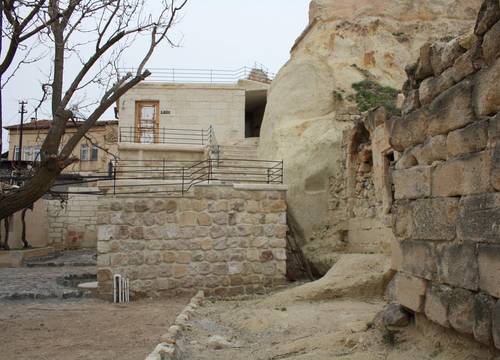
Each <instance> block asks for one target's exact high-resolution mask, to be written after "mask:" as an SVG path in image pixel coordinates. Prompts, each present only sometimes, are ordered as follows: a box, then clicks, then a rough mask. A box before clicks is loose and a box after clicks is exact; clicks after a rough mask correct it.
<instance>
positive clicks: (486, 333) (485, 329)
mask: <svg viewBox="0 0 500 360" xmlns="http://www.w3.org/2000/svg"><path fill="white" fill-rule="evenodd" d="M495 303H496V302H495V301H494V299H493V298H492V297H491V296H489V295H486V294H483V293H479V294H476V295H475V296H474V326H473V329H472V331H473V334H474V338H475V339H476V340H477V341H479V342H480V343H482V344H484V345H491V342H492V336H491V335H492V333H491V328H492V316H493V308H494V306H495Z"/></svg>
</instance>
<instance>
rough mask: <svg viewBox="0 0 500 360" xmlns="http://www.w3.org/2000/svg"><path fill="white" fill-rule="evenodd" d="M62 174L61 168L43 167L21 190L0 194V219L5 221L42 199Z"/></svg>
mask: <svg viewBox="0 0 500 360" xmlns="http://www.w3.org/2000/svg"><path fill="white" fill-rule="evenodd" d="M60 172H61V170H60V169H59V167H57V168H56V167H50V166H48V167H47V166H42V167H40V168H39V169H38V170H37V172H36V173H35V175H34V176H33V177H31V178H30V179H29V180H28V181H27V182H26V183H25V184H24V185H23V186H22V187H21V188H19V189H18V190H15V191H12V192H9V193H4V194H0V219H5V218H7V217H8V216H10V215H12V214H14V213H16V212H18V211H20V210H22V209H24V208H26V207H29V206H30V205H31V204H33V201H34V200H37V199H40V198H41V197H42V196H43V195H44V194H45V193H46V192H47V191H48V190H49V189H50V186H51V185H52V183H53V181H54V180H55V178H56V177H57V176H58V175H59V174H60Z"/></svg>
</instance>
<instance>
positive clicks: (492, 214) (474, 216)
mask: <svg viewBox="0 0 500 360" xmlns="http://www.w3.org/2000/svg"><path fill="white" fill-rule="evenodd" d="M457 234H458V238H459V239H461V240H467V241H475V242H488V243H498V244H500V193H487V194H482V195H475V196H467V197H464V198H462V200H461V201H460V215H459V219H458V222H457Z"/></svg>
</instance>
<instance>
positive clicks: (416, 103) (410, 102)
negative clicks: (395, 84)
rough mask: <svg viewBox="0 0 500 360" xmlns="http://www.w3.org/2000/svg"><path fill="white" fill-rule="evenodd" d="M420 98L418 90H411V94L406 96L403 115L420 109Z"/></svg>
mask: <svg viewBox="0 0 500 360" xmlns="http://www.w3.org/2000/svg"><path fill="white" fill-rule="evenodd" d="M418 96H419V95H418V90H410V92H409V93H408V94H407V95H406V96H405V100H404V102H403V106H402V108H401V112H402V113H403V115H407V114H409V113H411V112H412V111H415V110H417V109H418V108H419V107H420V99H419V98H418Z"/></svg>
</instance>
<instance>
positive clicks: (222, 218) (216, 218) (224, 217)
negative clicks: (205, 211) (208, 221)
mask: <svg viewBox="0 0 500 360" xmlns="http://www.w3.org/2000/svg"><path fill="white" fill-rule="evenodd" d="M212 219H213V222H214V223H216V224H217V225H227V223H228V214H227V213H224V212H221V213H216V214H214V215H212Z"/></svg>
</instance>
